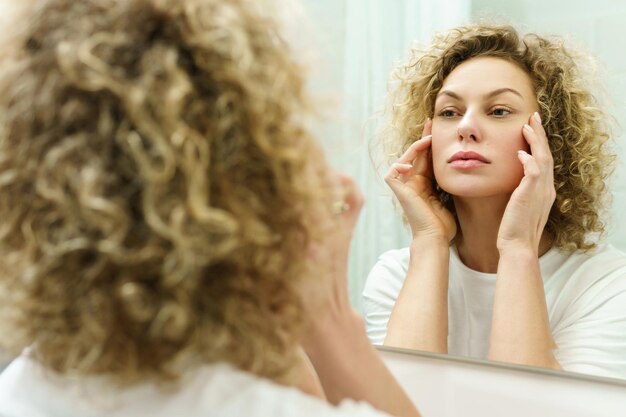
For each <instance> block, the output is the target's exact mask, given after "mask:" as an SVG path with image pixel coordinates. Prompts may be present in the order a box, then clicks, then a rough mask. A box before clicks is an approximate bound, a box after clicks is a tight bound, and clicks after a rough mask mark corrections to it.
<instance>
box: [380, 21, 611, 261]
mask: <svg viewBox="0 0 626 417" xmlns="http://www.w3.org/2000/svg"><path fill="white" fill-rule="evenodd" d="M485 56H488V57H496V58H500V59H503V60H507V61H509V62H512V63H514V64H516V65H518V66H519V67H520V68H521V69H523V70H524V71H525V72H526V73H527V74H528V76H529V78H530V80H531V82H532V85H533V89H534V92H535V95H536V97H537V102H538V105H539V108H540V113H541V118H542V120H543V125H544V128H545V129H546V133H547V135H548V141H549V145H550V149H551V151H552V156H553V158H554V180H555V188H556V191H557V197H556V201H555V203H554V206H553V208H552V211H551V213H550V218H549V220H548V223H547V226H546V228H547V230H548V232H549V233H550V234H551V235H552V236H553V238H554V244H555V246H557V247H560V248H563V249H568V250H571V249H590V248H593V247H594V246H595V244H594V242H592V241H589V240H588V237H589V234H594V233H601V232H603V231H604V224H603V222H602V221H601V219H600V216H601V215H602V213H603V210H604V208H605V204H606V202H607V189H606V185H605V180H606V179H607V177H608V176H609V175H610V173H611V172H612V163H613V160H614V156H613V155H612V154H611V152H610V150H609V149H608V147H607V141H608V139H609V133H608V118H607V116H606V114H605V113H604V112H603V111H602V109H601V108H600V107H599V104H598V102H597V100H596V98H595V97H594V95H593V94H592V91H591V89H590V86H591V85H592V84H593V83H592V82H591V81H592V79H593V74H592V73H591V72H588V68H587V65H586V62H587V57H586V56H585V55H584V54H582V53H579V52H577V51H576V50H574V49H572V48H570V47H566V46H565V44H564V42H563V40H562V39H560V38H549V37H543V36H540V35H537V34H526V35H521V34H520V33H518V31H517V30H516V29H515V28H513V27H511V26H497V25H484V24H476V25H471V26H465V27H459V28H456V29H453V30H451V31H449V32H447V33H444V34H440V35H437V36H436V37H435V38H434V39H433V42H432V44H431V45H430V47H429V48H428V49H426V50H420V49H414V50H412V51H411V56H410V58H409V60H408V62H407V63H405V64H403V65H402V66H400V67H399V68H398V70H397V71H396V72H395V73H394V75H393V76H394V78H395V80H396V81H398V83H397V86H396V88H395V90H394V91H392V95H391V97H392V98H391V99H392V114H391V122H390V126H389V129H388V130H387V131H386V134H387V135H388V136H389V137H391V140H389V142H390V144H391V146H392V147H394V148H395V154H399V153H401V151H403V150H405V149H406V148H408V146H409V145H410V144H411V143H412V142H413V141H415V140H416V138H419V137H420V134H421V132H422V130H423V127H424V124H425V122H426V120H427V118H429V117H430V118H432V117H433V112H434V105H435V100H436V98H437V94H438V93H439V91H440V89H441V87H442V85H443V82H444V80H445V79H446V77H447V76H448V75H449V74H450V73H451V72H452V71H453V70H454V69H455V68H456V67H457V66H459V65H460V64H461V63H463V62H465V61H467V60H469V59H472V58H477V57H485ZM440 197H441V199H442V201H444V202H445V204H446V205H447V206H448V207H449V208H450V209H452V210H453V209H454V207H453V204H452V201H451V200H450V199H449V198H448V196H447V195H446V194H445V193H444V192H440Z"/></svg>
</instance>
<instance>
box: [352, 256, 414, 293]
mask: <svg viewBox="0 0 626 417" xmlns="http://www.w3.org/2000/svg"><path fill="white" fill-rule="evenodd" d="M409 258H410V254H409V248H408V247H407V248H401V249H392V250H389V251H387V252H385V253H383V254H382V255H380V256H379V257H378V261H377V262H376V264H375V265H374V266H373V267H372V269H371V270H370V272H369V274H368V276H367V281H366V283H365V288H364V291H363V294H364V295H365V296H366V297H367V295H368V294H369V295H374V294H376V293H379V292H381V291H382V292H387V291H389V290H390V291H392V292H399V291H400V289H401V288H402V284H403V283H404V279H405V278H406V273H407V270H408V267H409Z"/></svg>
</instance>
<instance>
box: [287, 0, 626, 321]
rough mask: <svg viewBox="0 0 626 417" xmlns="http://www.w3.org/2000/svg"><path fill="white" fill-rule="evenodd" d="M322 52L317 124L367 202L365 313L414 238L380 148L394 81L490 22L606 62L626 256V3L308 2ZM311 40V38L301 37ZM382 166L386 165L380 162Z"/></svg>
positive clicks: (620, 240)
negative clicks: (415, 51) (467, 29)
mask: <svg viewBox="0 0 626 417" xmlns="http://www.w3.org/2000/svg"><path fill="white" fill-rule="evenodd" d="M302 3H303V8H304V10H303V13H304V15H305V16H306V18H307V19H308V20H309V21H310V22H309V26H310V28H311V30H307V31H304V32H303V33H306V36H308V37H312V39H307V42H306V43H308V44H312V46H313V49H314V50H317V51H318V52H317V54H318V56H317V62H318V63H319V64H317V65H318V66H316V68H313V69H312V70H313V75H314V77H313V82H312V89H313V90H314V91H315V92H316V93H317V95H318V96H320V97H322V99H323V100H326V102H327V105H326V106H325V108H326V109H327V114H326V115H325V116H326V121H325V123H324V124H320V125H319V126H317V127H316V129H317V130H318V134H319V136H320V138H321V139H322V141H323V143H324V146H325V148H326V151H327V154H328V156H329V159H330V161H331V163H332V164H333V166H334V167H335V168H337V169H338V170H342V171H345V172H347V173H349V174H351V175H352V176H353V177H354V178H355V179H356V181H357V183H358V184H359V186H360V187H361V189H362V190H363V192H364V194H365V196H366V204H365V207H364V209H363V211H362V214H361V218H360V220H359V223H358V225H357V230H356V234H355V239H354V242H353V246H352V250H351V258H350V295H351V299H352V302H353V305H354V306H355V307H356V308H357V309H359V310H360V309H361V292H362V289H363V286H364V283H365V280H366V278H367V274H368V272H369V270H370V269H371V267H372V266H373V265H374V263H375V262H376V260H377V259H378V256H379V255H380V254H382V253H383V252H385V251H387V250H389V249H394V248H400V247H403V246H407V244H408V240H409V234H408V231H407V230H406V229H405V227H404V226H403V224H402V222H401V220H400V215H399V214H398V213H397V212H396V211H395V209H394V208H393V205H392V203H391V201H392V199H391V194H390V192H389V191H388V189H387V188H386V186H385V184H384V182H383V181H382V176H383V174H384V172H385V171H386V167H385V166H384V165H380V164H378V168H377V164H375V163H373V161H372V159H377V157H378V156H379V155H378V156H377V155H376V152H375V151H373V149H372V147H373V145H374V144H375V143H376V141H377V139H376V137H375V136H376V135H375V133H376V130H377V128H378V127H379V126H380V124H381V122H382V120H383V119H382V117H381V114H380V112H381V110H382V109H383V106H384V102H385V95H386V90H387V80H388V78H389V75H390V73H391V71H392V69H393V68H394V67H395V66H396V65H397V64H398V63H399V62H402V60H403V59H404V58H405V57H406V56H407V51H408V49H409V48H410V47H411V45H414V44H417V45H426V44H428V43H429V41H430V39H431V38H432V36H433V34H434V33H436V32H440V31H445V30H447V29H449V28H452V27H454V26H458V25H462V24H467V23H471V22H475V21H481V20H486V21H489V22H494V23H510V24H513V25H514V26H516V27H517V28H518V29H519V30H520V31H521V32H537V33H539V34H542V35H549V34H554V35H559V36H562V37H564V38H565V39H566V40H567V43H568V44H569V45H571V46H575V47H577V48H578V49H582V50H584V51H588V52H590V53H592V54H593V55H595V56H596V57H597V69H598V71H599V73H598V75H599V77H600V78H601V80H602V81H603V83H604V87H605V88H604V90H600V91H598V92H597V93H598V96H599V98H600V99H601V101H602V102H603V103H605V106H606V110H607V111H608V112H609V113H610V114H612V115H613V117H614V118H615V130H614V133H615V135H614V140H615V147H616V150H617V153H618V168H617V172H616V173H615V175H614V177H613V179H612V181H611V183H610V188H611V190H612V193H613V199H614V200H613V206H612V209H611V211H610V213H607V217H606V220H607V222H608V224H609V226H610V227H609V234H608V240H609V242H611V243H612V244H613V245H615V246H617V247H619V248H620V249H622V250H626V219H624V218H623V217H624V216H622V213H623V212H624V208H626V181H625V175H626V170H625V166H624V159H625V157H626V146H625V145H624V143H623V142H624V140H623V139H624V129H623V126H626V53H624V51H623V50H622V48H623V47H624V46H625V45H626V31H624V25H625V24H626V2H622V1H620V0H596V1H593V2H591V1H583V0H551V1H550V0H525V1H520V0H302ZM296 36H297V35H296ZM301 36H304V35H301ZM378 159H380V158H378Z"/></svg>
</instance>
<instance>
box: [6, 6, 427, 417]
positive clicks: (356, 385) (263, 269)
mask: <svg viewBox="0 0 626 417" xmlns="http://www.w3.org/2000/svg"><path fill="white" fill-rule="evenodd" d="M25 3H26V4H25V5H24V7H25V9H24V11H23V15H21V17H20V19H16V20H17V21H19V22H20V23H19V25H18V24H15V25H14V26H12V27H4V28H3V35H4V36H9V35H10V39H9V38H7V40H5V42H6V45H4V47H3V48H2V49H0V51H1V53H2V54H3V56H2V59H1V60H0V62H1V65H0V126H1V128H0V194H1V195H2V198H1V199H0V343H1V344H2V346H5V347H7V348H8V349H10V350H11V351H12V352H13V353H15V354H16V355H19V354H20V353H21V355H20V356H19V357H18V358H17V359H15V360H14V361H13V362H12V363H11V364H10V365H9V367H8V368H7V369H6V370H5V371H4V372H3V373H2V374H0V415H2V416H6V417H17V416H24V417H31V416H43V415H57V416H66V417H72V416H87V415H88V416H105V415H106V416H118V417H122V416H146V415H149V416H152V417H157V416H171V415H184V416H189V417H191V416H209V415H210V416H268V415H271V416H293V415H298V416H382V415H388V414H386V413H390V414H394V415H399V416H403V415H404V416H418V415H419V414H418V412H417V410H416V409H415V407H414V406H413V405H412V403H411V402H410V401H409V399H408V397H407V396H406V395H405V394H404V392H403V391H402V390H401V389H400V387H399V385H398V384H397V383H396V381H395V380H394V378H393V377H392V376H391V374H390V373H389V372H388V371H387V369H386V367H385V366H384V364H383V362H382V360H381V358H380V357H379V356H378V353H377V351H376V350H375V349H374V348H373V346H372V345H371V343H370V342H369V340H368V338H367V335H366V333H365V326H364V323H363V320H362V318H361V317H360V316H359V315H358V314H356V313H355V312H354V310H353V309H352V308H351V306H350V304H349V302H348V296H347V283H346V269H347V266H346V264H347V255H348V248H349V243H350V238H351V236H352V228H353V227H354V224H355V222H356V218H357V216H358V213H359V211H360V208H361V205H362V197H361V194H360V192H359V191H358V190H357V188H356V187H355V185H354V183H353V182H352V181H351V180H350V179H349V178H347V177H345V176H341V175H336V174H333V173H332V171H331V170H330V169H329V167H328V165H327V163H326V161H325V159H324V157H323V155H322V153H321V150H320V147H319V145H318V144H317V142H316V141H315V140H314V138H313V137H312V135H311V133H310V131H309V128H308V120H309V118H310V117H311V116H312V114H313V112H312V110H313V108H312V105H311V100H310V99H309V96H308V93H307V91H306V89H305V85H306V81H307V78H306V71H305V68H304V66H303V65H302V63H301V62H300V61H299V60H298V59H296V56H295V54H294V50H293V48H290V46H289V44H288V43H287V42H285V40H284V37H283V34H282V33H281V30H280V29H281V28H280V25H279V24H278V23H277V22H276V21H275V19H273V18H271V17H269V16H267V14H268V13H269V12H268V10H276V8H277V7H279V6H280V7H284V5H285V4H284V2H281V3H280V4H278V3H273V2H270V1H259V0H228V1H223V0H125V1H113V0H81V1H76V0H37V1H32V2H25ZM305 352H306V354H305ZM311 364H312V365H313V367H312V366H311ZM380 410H382V411H380ZM383 411H384V412H383Z"/></svg>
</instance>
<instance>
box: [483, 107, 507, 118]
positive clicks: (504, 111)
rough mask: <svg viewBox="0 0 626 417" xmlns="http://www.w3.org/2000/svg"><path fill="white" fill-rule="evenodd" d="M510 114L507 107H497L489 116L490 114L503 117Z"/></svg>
mask: <svg viewBox="0 0 626 417" xmlns="http://www.w3.org/2000/svg"><path fill="white" fill-rule="evenodd" d="M511 113H512V111H511V109H509V108H507V107H502V106H499V107H494V108H493V109H492V110H491V112H490V113H489V114H492V115H494V116H495V117H505V116H508V115H509V114H511Z"/></svg>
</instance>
